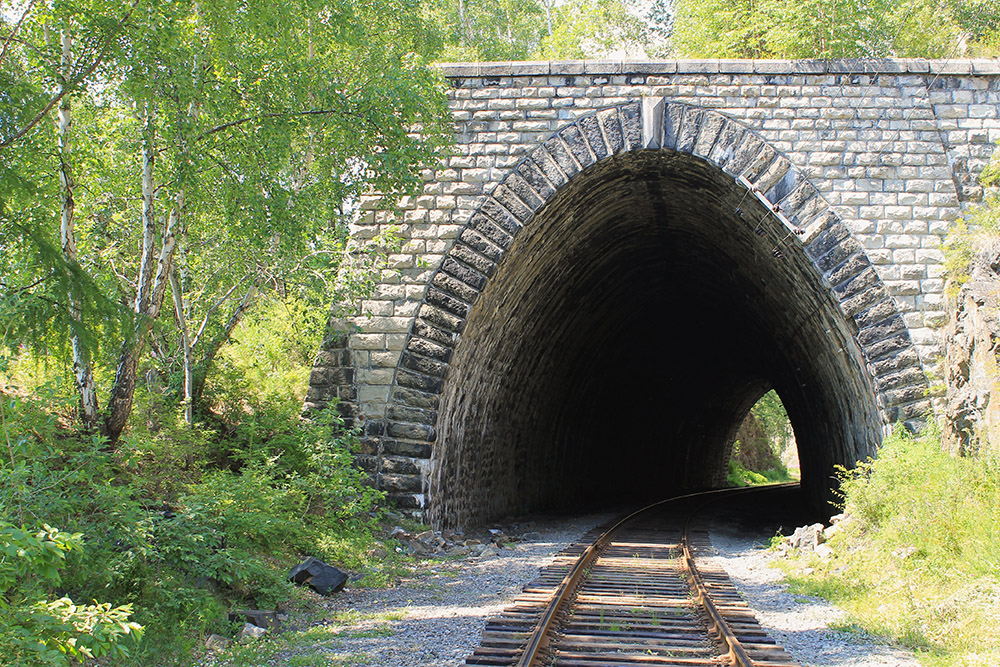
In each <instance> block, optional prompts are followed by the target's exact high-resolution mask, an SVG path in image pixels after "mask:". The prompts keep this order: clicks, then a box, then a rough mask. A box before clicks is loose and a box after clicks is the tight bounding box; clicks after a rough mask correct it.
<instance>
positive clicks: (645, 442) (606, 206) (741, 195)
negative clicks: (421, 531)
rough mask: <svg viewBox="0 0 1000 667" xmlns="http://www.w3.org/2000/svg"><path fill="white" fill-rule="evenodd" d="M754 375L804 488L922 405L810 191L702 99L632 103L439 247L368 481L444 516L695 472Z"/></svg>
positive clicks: (578, 137)
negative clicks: (404, 482)
mask: <svg viewBox="0 0 1000 667" xmlns="http://www.w3.org/2000/svg"><path fill="white" fill-rule="evenodd" d="M688 279H689V280H688ZM664 295H669V298H667V299H664V298H663V297H664ZM713 303H714V304H715V306H713V305H712V304H713ZM720 304H721V305H720ZM740 327H744V328H745V331H741V330H740ZM647 372H648V373H649V374H650V375H651V376H652V377H653V379H650V380H642V379H641V376H642V375H643V374H644V373H647ZM668 374H672V375H670V377H666V376H667V375H668ZM657 375H658V376H659V377H657ZM770 387H774V388H776V389H777V390H778V391H779V394H781V396H782V399H783V401H784V402H785V403H786V406H787V407H788V409H789V413H790V416H791V418H792V421H793V425H794V426H795V428H796V433H797V435H798V438H799V441H800V443H804V444H802V445H801V446H802V448H803V451H800V459H801V460H802V461H803V481H804V485H805V486H806V488H807V491H808V493H809V496H810V497H811V498H812V499H813V501H814V502H816V503H820V502H822V500H823V499H824V498H825V497H826V495H827V492H828V488H829V482H830V480H829V475H830V473H831V471H832V467H833V465H835V464H844V465H851V464H852V463H853V462H854V461H855V460H857V459H858V458H863V457H864V456H866V455H869V454H871V453H872V452H873V451H874V448H875V446H877V444H878V442H879V441H880V439H881V435H882V432H883V427H884V425H885V424H886V423H889V422H893V421H906V420H912V419H916V418H919V416H920V415H921V414H922V413H923V412H924V411H925V410H926V409H927V401H926V398H925V393H926V383H925V380H924V377H923V373H922V370H921V368H920V365H919V361H918V359H917V355H916V353H915V351H914V350H913V348H912V345H911V342H910V338H909V334H908V332H907V330H906V326H905V323H904V321H903V319H902V317H901V316H900V314H899V312H898V310H897V308H896V304H895V303H894V301H893V299H892V298H891V296H889V294H888V292H887V291H886V289H885V287H884V286H883V285H882V283H881V281H880V279H879V278H878V276H877V274H876V273H875V271H874V269H873V268H872V267H871V265H870V262H869V261H868V258H867V256H866V254H865V252H864V249H863V248H862V247H861V245H860V244H859V243H858V242H857V241H856V240H855V239H854V238H853V237H852V235H851V234H850V232H849V231H848V229H847V228H846V227H845V226H844V225H843V224H842V222H841V221H840V220H839V218H838V217H837V216H836V215H835V214H834V212H833V211H832V210H831V209H830V208H829V206H828V205H827V203H826V202H825V201H824V200H823V198H822V197H821V196H820V195H819V194H818V193H817V191H816V189H815V188H814V187H813V186H812V185H811V184H810V183H809V182H808V181H807V180H806V179H805V178H803V177H802V176H801V175H800V174H799V172H798V171H797V170H796V169H795V168H794V167H792V165H791V164H790V163H789V161H788V160H787V159H786V158H784V157H783V156H782V155H780V154H779V153H778V152H777V151H776V150H774V148H773V147H771V146H769V145H768V144H767V143H766V142H765V141H764V140H762V139H761V138H760V137H759V136H758V135H757V134H755V133H754V132H752V131H751V130H748V129H747V128H745V127H744V126H743V125H741V124H739V123H737V122H735V121H733V120H731V119H728V118H726V117H725V116H723V115H722V114H720V113H718V112H715V111H711V110H707V109H702V108H698V107H693V106H688V105H683V104H674V103H666V102H665V101H663V100H656V99H647V100H644V102H643V103H641V104H640V103H638V102H632V103H629V104H625V105H622V106H619V107H614V108H609V109H604V110H601V111H599V112H596V113H594V114H592V115H589V116H585V117H583V118H580V119H578V120H577V121H575V122H573V123H571V124H568V125H567V126H566V127H564V128H562V129H561V130H560V131H559V132H557V133H555V134H554V135H552V136H550V137H548V138H547V139H546V140H545V141H544V142H543V143H542V144H541V145H540V146H538V147H537V148H536V149H535V150H534V151H532V152H531V153H530V155H529V156H528V157H526V158H524V159H523V160H522V161H521V162H520V163H519V164H518V165H517V166H516V167H515V168H514V169H512V170H511V173H510V174H509V175H508V176H507V178H506V179H505V180H504V181H503V182H502V183H501V184H500V185H498V186H497V187H496V188H495V190H494V191H493V192H492V193H491V194H490V195H489V196H487V197H486V198H485V200H484V201H483V203H482V205H481V206H480V208H479V210H478V212H477V213H476V214H475V215H474V216H473V217H472V218H471V220H470V221H469V223H468V225H467V226H466V228H465V229H464V230H463V231H462V233H461V236H460V238H459V239H458V240H457V241H456V242H455V244H454V246H453V247H452V248H451V249H450V251H449V252H448V253H447V256H446V257H445V259H444V261H443V262H442V264H441V266H440V268H439V269H438V270H437V271H436V273H435V274H434V276H433V279H432V281H431V285H430V286H429V287H428V289H427V292H426V295H425V298H424V300H423V302H422V303H421V305H420V307H419V310H418V313H417V316H416V318H415V319H414V323H413V326H412V329H411V331H410V333H409V336H408V338H407V342H406V346H405V349H404V351H403V353H402V356H401V359H400V362H399V365H398V368H397V370H396V374H395V377H394V380H393V386H392V389H391V392H390V394H389V403H388V407H387V411H386V421H385V423H384V424H381V425H377V427H376V430H377V431H378V432H379V433H380V435H381V440H380V445H379V446H380V452H379V454H380V455H381V457H382V460H383V461H388V462H390V464H389V465H388V466H385V467H384V468H383V469H382V471H381V474H382V477H383V479H384V480H385V479H390V478H392V477H393V475H394V474H395V473H396V472H403V473H404V474H406V475H408V477H409V478H410V479H414V478H415V479H419V480H420V484H421V488H420V489H419V490H420V491H423V492H426V494H427V495H426V498H427V505H426V507H425V508H424V509H429V511H430V516H431V518H432V519H433V521H434V522H435V523H436V524H438V525H453V524H464V523H477V522H482V521H486V520H489V519H492V518H495V517H498V516H501V515H505V514H512V513H518V512H525V511H529V510H533V509H541V508H546V507H552V506H555V505H559V504H567V503H568V504H573V503H578V502H586V501H588V500H590V499H592V497H591V495H592V494H591V493H590V489H591V488H592V487H593V486H595V485H602V484H603V485H606V486H608V487H609V488H610V490H611V491H612V492H613V493H614V494H617V497H620V498H623V499H624V498H626V497H629V498H631V497H639V496H643V495H664V494H665V493H668V492H671V491H678V490H682V489H689V488H699V487H705V486H711V485H713V484H717V483H718V482H719V481H720V475H724V465H725V456H724V453H725V445H726V444H727V438H730V437H731V435H732V433H733V432H734V431H735V428H736V427H737V426H738V424H739V421H740V419H741V418H742V417H743V415H744V414H745V412H746V410H747V409H748V408H749V407H750V405H752V404H753V402H754V401H755V400H756V399H757V398H758V397H759V396H760V395H761V393H763V392H764V391H766V390H767V389H768V388H770ZM630 391H631V392H633V393H635V395H636V396H638V397H641V398H642V399H643V400H644V401H647V402H648V405H642V404H641V401H640V402H637V401H636V400H631V399H630V393H629V392H630ZM633 398H634V397H633ZM633 412H635V413H636V414H632V413H633ZM597 417H599V418H597ZM616 438H617V439H618V440H619V442H613V440H614V439H616ZM602 442H603V443H604V444H603V448H602V444H601V443H602ZM609 473H610V474H609ZM574 479H578V480H583V481H582V482H578V481H573V480H574ZM609 479H610V480H613V481H612V482H608V481H607V480H609ZM387 486H390V487H391V484H388V485H387ZM404 490H405V491H416V490H417V489H413V488H409V489H404Z"/></svg>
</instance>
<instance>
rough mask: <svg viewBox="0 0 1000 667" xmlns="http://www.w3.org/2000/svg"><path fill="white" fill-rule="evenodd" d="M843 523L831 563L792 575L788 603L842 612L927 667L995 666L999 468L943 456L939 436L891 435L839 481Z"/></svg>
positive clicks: (999, 652)
mask: <svg viewBox="0 0 1000 667" xmlns="http://www.w3.org/2000/svg"><path fill="white" fill-rule="evenodd" d="M842 477H843V493H844V504H845V510H846V513H847V516H848V519H847V520H846V521H845V522H844V524H843V525H844V529H843V530H842V531H841V532H840V533H839V534H837V535H835V536H834V537H833V538H832V540H831V542H830V543H831V545H832V547H833V549H834V556H833V557H832V558H830V559H829V560H827V561H822V560H818V559H817V560H814V561H811V562H809V563H806V564H803V565H809V566H811V567H812V568H813V572H812V573H810V574H805V573H804V572H803V569H802V568H792V569H791V571H790V580H791V584H792V590H793V592H795V593H802V594H809V595H819V596H822V597H825V598H827V599H830V600H833V601H835V602H837V603H838V604H840V605H842V606H843V607H844V608H845V609H847V610H848V612H849V613H850V614H851V615H852V620H851V623H852V624H853V625H856V626H857V628H860V629H861V630H863V631H865V632H870V633H872V634H876V635H881V636H884V637H889V638H891V639H893V640H895V641H898V642H900V643H902V644H904V645H906V646H909V647H910V648H913V649H915V650H917V651H919V652H921V654H922V657H923V658H924V660H925V662H926V663H927V664H930V665H935V666H937V665H940V666H942V667H944V666H947V667H971V666H972V665H980V664H995V663H997V662H998V661H1000V649H998V648H997V647H996V646H993V645H991V644H988V643H984V641H983V631H984V630H985V631H987V632H989V631H991V630H995V629H996V628H998V627H1000V605H998V603H1000V570H998V564H1000V522H998V521H997V517H998V516H1000V464H998V462H997V461H995V460H987V459H975V458H955V457H952V456H950V455H948V454H947V453H944V452H942V450H941V446H940V440H939V435H938V434H937V433H935V432H930V433H928V434H925V435H924V436H922V437H912V436H909V435H907V434H905V433H903V432H897V433H894V434H893V435H892V436H891V437H890V438H888V439H887V442H886V443H885V444H884V446H883V448H882V450H881V452H880V454H879V458H878V459H877V460H874V461H869V462H867V463H864V464H862V465H860V466H859V467H858V468H857V470H856V471H854V472H851V473H848V472H846V471H845V472H843V473H842Z"/></svg>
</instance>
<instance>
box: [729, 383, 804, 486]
mask: <svg viewBox="0 0 1000 667" xmlns="http://www.w3.org/2000/svg"><path fill="white" fill-rule="evenodd" d="M789 446H794V436H793V434H792V426H791V423H790V422H789V420H788V414H787V413H786V412H785V406H784V405H782V403H781V399H780V398H778V394H777V392H775V391H773V390H772V391H769V392H767V393H766V394H764V395H763V396H761V397H760V399H759V400H758V401H757V403H755V404H754V406H753V407H752V408H751V409H750V412H749V413H748V414H747V416H746V417H745V418H744V420H743V423H742V424H740V427H739V429H738V431H737V433H736V440H735V441H734V442H733V449H732V454H731V456H730V459H729V463H728V468H727V473H726V478H727V480H728V482H729V485H730V486H755V485H759V484H775V483H781V482H788V481H791V480H792V479H793V477H792V475H791V474H790V473H789V471H788V468H787V467H786V466H785V463H784V460H783V458H784V456H785V454H786V452H787V450H788V448H789Z"/></svg>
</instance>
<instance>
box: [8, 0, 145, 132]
mask: <svg viewBox="0 0 1000 667" xmlns="http://www.w3.org/2000/svg"><path fill="white" fill-rule="evenodd" d="M138 4H139V0H132V6H131V7H129V10H128V12H126V14H125V16H123V17H122V19H121V20H120V21H119V22H118V24H117V25H116V26H115V29H114V30H112V31H111V32H110V33H108V36H107V37H106V38H105V40H104V48H102V49H101V51H100V53H98V54H97V55H96V56H95V57H94V61H93V62H92V63H90V65H89V66H88V67H87V68H86V69H85V70H83V71H82V72H80V73H79V74H77V75H76V76H74V77H73V78H72V79H71V80H69V81H68V82H66V84H65V85H64V86H62V87H61V88H60V89H59V92H58V93H57V94H56V96H55V97H53V98H52V99H51V100H49V103H48V104H46V105H45V107H44V108H43V109H42V110H41V111H39V112H38V114H36V115H35V117H34V118H32V119H31V120H30V121H29V122H28V124H27V125H25V126H24V127H22V128H21V129H20V130H18V131H17V132H15V133H14V134H13V135H11V136H10V137H8V138H6V139H4V140H3V141H0V152H3V151H4V150H6V149H7V148H9V147H10V146H11V145H12V144H13V143H14V142H15V141H17V140H18V139H20V138H21V137H23V136H24V135H26V134H27V133H28V132H30V131H31V128H33V127H34V126H35V125H38V123H39V122H40V121H41V120H42V119H43V118H45V117H46V116H47V115H48V114H49V112H50V111H52V108H53V107H54V106H55V105H57V104H59V102H61V101H62V98H64V97H66V95H67V94H69V93H70V92H71V91H72V90H73V89H74V88H76V86H77V85H78V84H79V83H80V82H81V81H83V80H84V79H86V78H87V77H88V76H90V75H91V74H93V73H94V70H96V69H97V67H98V66H99V65H100V64H101V63H102V62H103V61H104V57H105V56H107V55H108V49H109V48H110V47H111V44H113V43H114V41H115V40H114V36H115V35H117V34H118V32H119V30H120V29H121V27H122V26H123V25H125V22H126V21H128V19H129V18H130V17H131V16H132V12H133V11H134V10H135V8H136V5H138ZM4 46H5V48H4V50H5V51H6V44H5V45H4Z"/></svg>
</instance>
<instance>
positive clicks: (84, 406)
mask: <svg viewBox="0 0 1000 667" xmlns="http://www.w3.org/2000/svg"><path fill="white" fill-rule="evenodd" d="M59 39H60V46H61V47H62V57H61V59H60V63H59V64H60V67H59V79H60V84H61V85H63V86H65V85H67V74H68V73H69V72H70V71H71V70H72V67H73V38H72V37H71V36H70V34H69V33H68V32H67V31H65V30H64V31H62V32H61V33H60V35H59ZM72 114H73V108H72V102H71V101H70V97H69V96H68V95H67V96H65V97H63V98H62V101H61V102H60V104H59V114H58V116H57V120H58V136H59V185H60V190H61V199H62V201H61V215H60V224H59V242H60V245H61V246H62V253H63V258H64V259H65V260H66V264H67V266H68V267H69V269H70V271H75V270H77V269H78V268H79V264H78V256H77V251H76V230H75V229H74V225H75V221H74V216H75V214H76V200H75V199H74V195H73V190H74V188H75V186H76V183H75V181H74V180H73V171H72V155H73V144H72V140H71V138H70V127H71V125H72V123H73V115H72ZM67 292H68V293H67V295H66V296H67V303H68V306H69V319H70V333H69V340H70V347H71V348H72V351H73V377H74V379H75V381H76V388H77V393H79V395H80V420H81V421H82V422H83V425H84V427H85V428H86V429H87V430H93V429H95V428H96V427H97V391H96V388H95V387H94V368H93V364H92V363H91V359H90V350H88V349H87V348H86V346H85V345H84V343H83V340H82V334H81V330H82V327H83V324H82V313H81V308H82V303H81V302H82V299H81V297H80V294H79V293H78V291H77V290H76V289H75V288H74V285H73V281H72V277H71V280H70V284H69V288H68V290H67Z"/></svg>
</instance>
